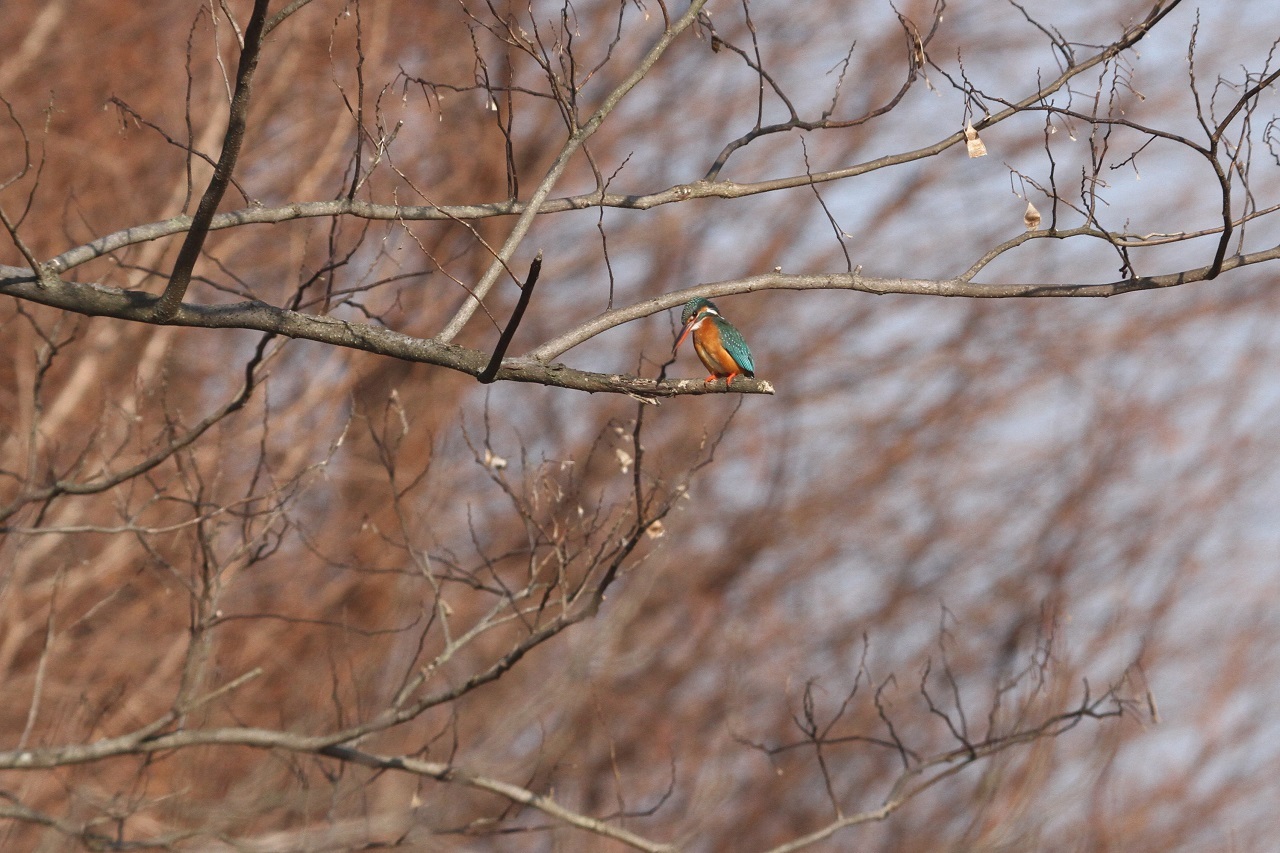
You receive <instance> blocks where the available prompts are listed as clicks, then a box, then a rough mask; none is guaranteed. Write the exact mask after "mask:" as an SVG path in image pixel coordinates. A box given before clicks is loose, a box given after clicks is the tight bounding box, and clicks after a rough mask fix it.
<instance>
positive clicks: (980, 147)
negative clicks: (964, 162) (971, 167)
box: [964, 122, 987, 157]
mask: <svg viewBox="0 0 1280 853" xmlns="http://www.w3.org/2000/svg"><path fill="white" fill-rule="evenodd" d="M964 140H965V141H964V145H965V148H967V149H969V156H970V157H986V156H987V146H986V145H985V144H983V142H982V140H981V139H979V138H978V131H976V130H974V128H973V122H969V123H968V124H966V125H965V126H964Z"/></svg>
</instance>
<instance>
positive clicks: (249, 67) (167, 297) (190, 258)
mask: <svg viewBox="0 0 1280 853" xmlns="http://www.w3.org/2000/svg"><path fill="white" fill-rule="evenodd" d="M269 3H270V0H254V3H253V17H251V18H250V19H249V26H248V27H247V28H246V29H245V34H244V49H243V50H241V51H240V65H239V67H238V68H237V69H236V90H235V94H234V95H232V97H231V109H230V114H229V116H228V119H227V133H226V136H225V137H224V138H223V140H222V154H221V156H219V157H218V165H217V166H215V167H214V169H213V177H212V178H210V179H209V186H208V188H207V189H206V190H205V191H204V195H203V196H201V197H200V205H199V206H198V207H197V208H196V215H195V217H194V218H193V219H192V220H191V230H190V231H188V232H187V237H186V239H185V240H183V242H182V249H181V250H180V251H179V252H178V260H177V261H175V262H174V265H173V272H172V273H171V274H170V276H169V284H168V285H167V286H166V287H165V289H164V294H163V295H162V296H161V297H160V301H159V302H157V303H156V307H155V319H156V320H157V321H159V322H165V321H167V320H171V319H173V317H174V315H175V314H177V313H178V307H179V306H180V305H182V298H183V297H184V296H185V295H186V293H187V287H188V286H189V285H190V284H191V271H192V270H193V269H195V265H196V259H198V258H199V257H200V250H201V249H203V248H204V241H205V238H207V237H208V236H209V223H211V222H212V221H213V215H214V214H215V213H217V212H218V205H219V204H220V203H221V202H222V195H223V193H225V192H226V191H227V185H228V184H230V183H231V173H232V172H234V171H235V168H236V160H238V159H239V157H240V146H241V145H242V144H244V132H245V128H246V127H247V126H248V113H249V95H250V91H251V89H252V83H253V72H254V70H255V69H256V68H257V67H258V55H259V54H260V53H261V50H262V35H263V26H264V25H265V23H266V20H267V6H268V5H269Z"/></svg>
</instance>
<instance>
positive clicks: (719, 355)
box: [671, 296, 756, 387]
mask: <svg viewBox="0 0 1280 853" xmlns="http://www.w3.org/2000/svg"><path fill="white" fill-rule="evenodd" d="M680 322H681V323H683V324H684V331H683V332H682V333H681V334H680V338H679V340H677V341H676V345H675V347H673V348H672V350H671V354H672V355H675V353H676V350H678V349H680V344H682V343H684V339H685V338H687V337H689V334H690V333H692V334H693V349H694V351H696V352H697V353H698V358H700V359H702V363H703V364H705V365H706V366H707V370H710V371H711V375H710V376H708V377H707V378H706V380H704V381H706V382H711V381H713V380H715V379H719V378H720V377H728V378H727V379H725V387H728V386H729V385H730V384H732V382H733V377H735V376H738V375H746V376H752V377H754V376H755V375H756V365H755V362H754V361H752V359H751V350H749V349H747V342H746V341H744V340H743V339H742V333H741V332H739V331H738V330H737V329H735V328H734V327H733V326H732V325H731V324H730V323H729V321H728V320H726V319H724V318H723V317H721V316H720V312H719V311H718V310H716V306H715V305H714V304H712V303H711V302H710V301H709V300H706V299H703V298H702V297H701V296H695V297H694V298H693V299H690V300H689V301H688V302H686V303H685V306H684V312H683V313H682V314H681V315H680Z"/></svg>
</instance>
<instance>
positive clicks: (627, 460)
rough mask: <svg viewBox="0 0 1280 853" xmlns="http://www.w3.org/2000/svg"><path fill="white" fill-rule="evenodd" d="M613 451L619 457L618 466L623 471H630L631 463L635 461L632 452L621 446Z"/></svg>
mask: <svg viewBox="0 0 1280 853" xmlns="http://www.w3.org/2000/svg"><path fill="white" fill-rule="evenodd" d="M613 452H614V454H615V455H616V456H617V457H618V466H619V467H620V468H622V473H624V474H625V473H627V472H628V471H630V470H631V463H632V462H633V461H635V460H633V459H632V458H631V454H630V453H628V452H627V451H625V450H623V449H622V448H621V447H619V448H616V449H615V450H614V451H613Z"/></svg>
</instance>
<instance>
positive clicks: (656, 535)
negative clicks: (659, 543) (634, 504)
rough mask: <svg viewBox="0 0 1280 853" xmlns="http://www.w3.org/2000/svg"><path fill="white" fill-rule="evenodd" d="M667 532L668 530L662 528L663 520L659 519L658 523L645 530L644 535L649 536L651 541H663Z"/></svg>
mask: <svg viewBox="0 0 1280 853" xmlns="http://www.w3.org/2000/svg"><path fill="white" fill-rule="evenodd" d="M666 532H667V529H666V528H665V527H663V526H662V520H661V519H659V520H658V521H655V522H654V523H653V524H650V525H649V526H648V527H646V528H645V529H644V535H645V536H648V537H649V538H650V539H661V538H662V537H663V536H664V535H665V534H666Z"/></svg>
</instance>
